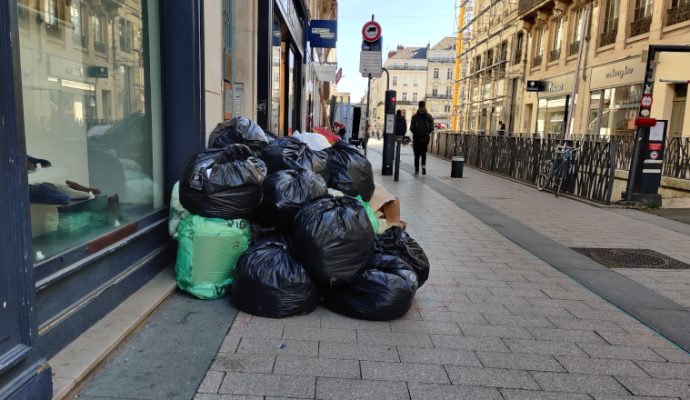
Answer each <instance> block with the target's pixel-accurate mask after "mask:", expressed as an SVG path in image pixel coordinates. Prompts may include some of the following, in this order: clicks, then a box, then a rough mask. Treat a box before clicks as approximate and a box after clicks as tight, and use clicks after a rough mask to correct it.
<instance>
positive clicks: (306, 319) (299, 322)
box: [249, 311, 323, 328]
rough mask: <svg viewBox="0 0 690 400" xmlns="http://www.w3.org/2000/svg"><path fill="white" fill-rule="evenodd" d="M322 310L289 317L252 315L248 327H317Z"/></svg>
mask: <svg viewBox="0 0 690 400" xmlns="http://www.w3.org/2000/svg"><path fill="white" fill-rule="evenodd" d="M322 315H323V312H319V311H313V312H311V313H309V314H306V315H294V316H292V317H290V318H267V317H259V316H256V315H252V316H251V319H250V320H249V327H255V328H271V327H276V328H280V327H283V326H289V325H294V326H309V327H312V328H318V327H320V326H321V316H322Z"/></svg>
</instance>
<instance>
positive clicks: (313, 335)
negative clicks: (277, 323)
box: [283, 326, 357, 343]
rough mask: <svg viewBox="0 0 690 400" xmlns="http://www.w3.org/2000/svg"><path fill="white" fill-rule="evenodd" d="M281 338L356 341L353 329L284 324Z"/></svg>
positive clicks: (336, 341)
mask: <svg viewBox="0 0 690 400" xmlns="http://www.w3.org/2000/svg"><path fill="white" fill-rule="evenodd" d="M283 339H294V340H313V341H318V342H335V343H357V334H356V331H355V330H354V329H329V328H310V327H306V326H305V327H302V326H286V327H285V333H284V334H283Z"/></svg>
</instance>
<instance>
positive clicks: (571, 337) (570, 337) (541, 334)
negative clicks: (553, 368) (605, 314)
mask: <svg viewBox="0 0 690 400" xmlns="http://www.w3.org/2000/svg"><path fill="white" fill-rule="evenodd" d="M527 330H528V331H530V332H531V333H532V335H534V337H535V338H537V339H539V340H562V341H564V342H576V343H577V342H584V343H588V342H589V343H599V344H606V342H605V341H604V340H603V339H602V338H601V336H599V335H597V334H596V333H595V332H594V331H586V330H579V329H558V328H555V329H551V328H527Z"/></svg>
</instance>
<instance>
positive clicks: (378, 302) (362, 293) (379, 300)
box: [324, 269, 415, 321]
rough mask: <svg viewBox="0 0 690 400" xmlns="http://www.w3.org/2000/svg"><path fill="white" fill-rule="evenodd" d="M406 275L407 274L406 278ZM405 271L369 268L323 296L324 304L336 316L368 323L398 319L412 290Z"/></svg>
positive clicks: (408, 308) (407, 306) (404, 309)
mask: <svg viewBox="0 0 690 400" xmlns="http://www.w3.org/2000/svg"><path fill="white" fill-rule="evenodd" d="M406 274H407V275H406ZM409 274H412V275H414V274H413V273H411V272H410V271H408V270H407V269H401V270H400V269H397V270H396V269H393V270H388V271H382V270H379V269H369V270H366V271H364V272H363V273H362V274H361V275H359V276H358V277H357V278H356V279H355V280H354V281H353V282H352V283H350V284H349V285H346V286H340V287H334V288H331V289H329V290H328V291H327V292H326V293H325V294H324V305H325V306H326V307H327V308H329V309H330V310H333V311H335V312H337V313H339V314H344V315H347V316H350V317H354V318H360V319H367V320H371V321H389V320H392V319H395V318H398V317H401V316H403V315H405V313H407V312H408V311H409V310H410V308H411V307H412V299H413V297H414V294H415V288H414V286H413V284H412V283H411V282H410V281H409V279H408V277H409Z"/></svg>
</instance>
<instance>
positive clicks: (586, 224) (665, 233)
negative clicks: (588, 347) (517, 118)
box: [402, 149, 690, 307]
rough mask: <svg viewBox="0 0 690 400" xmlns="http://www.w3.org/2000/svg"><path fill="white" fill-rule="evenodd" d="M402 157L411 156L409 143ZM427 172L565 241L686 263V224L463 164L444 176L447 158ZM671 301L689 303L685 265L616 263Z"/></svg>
mask: <svg viewBox="0 0 690 400" xmlns="http://www.w3.org/2000/svg"><path fill="white" fill-rule="evenodd" d="M405 150H406V151H404V152H403V157H402V159H403V161H408V162H410V163H411V162H412V159H413V157H412V154H411V149H405ZM427 164H428V173H429V174H431V175H434V176H437V177H439V178H442V179H445V181H446V182H447V183H448V184H449V185H451V186H453V187H456V188H458V189H461V190H462V191H463V192H464V193H466V194H467V195H469V196H472V197H474V198H475V199H477V200H480V201H482V202H483V203H485V204H487V205H488V206H490V207H492V208H494V209H496V210H497V211H500V212H502V213H504V214H506V215H509V216H511V217H512V218H514V219H516V220H518V221H520V222H521V223H523V224H525V225H527V226H528V227H530V228H532V229H534V230H536V231H537V232H539V233H542V234H543V235H545V236H548V237H550V238H552V239H554V240H555V241H557V242H559V243H560V244H562V245H564V246H567V247H609V248H646V249H651V250H655V251H658V252H660V253H663V254H666V255H668V256H670V257H673V258H675V259H677V260H679V261H682V262H685V263H690V228H688V227H687V226H680V227H679V228H680V229H679V230H685V232H686V233H685V234H683V233H680V232H678V231H675V230H672V229H669V228H667V227H664V226H663V225H670V224H675V225H682V224H681V223H679V222H675V221H669V220H666V219H664V218H662V217H657V216H654V215H649V214H646V213H643V212H641V211H637V210H633V209H618V208H615V209H613V208H603V207H595V206H592V205H590V204H587V203H583V202H581V201H577V200H572V199H568V198H565V197H559V198H556V197H555V196H554V195H553V194H552V193H549V192H539V191H537V190H536V189H535V188H533V187H530V186H527V185H525V184H522V183H519V182H515V181H511V180H509V179H506V178H503V177H500V176H496V175H492V174H489V173H486V172H482V171H480V170H477V169H473V168H465V174H464V176H465V177H464V178H463V179H461V180H451V179H447V178H448V177H449V175H450V163H449V162H447V161H444V160H441V159H439V158H436V157H429V159H428V161H427ZM616 272H618V273H620V274H623V275H625V276H627V277H629V278H631V279H633V280H635V281H637V282H639V283H641V284H643V285H645V286H648V287H650V288H652V289H654V290H656V291H658V292H659V293H660V294H662V295H663V296H665V297H667V298H669V299H671V300H673V301H675V302H676V303H678V304H680V305H682V306H685V307H690V270H658V269H616Z"/></svg>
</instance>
